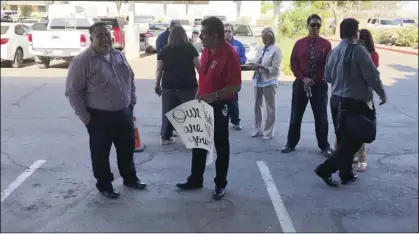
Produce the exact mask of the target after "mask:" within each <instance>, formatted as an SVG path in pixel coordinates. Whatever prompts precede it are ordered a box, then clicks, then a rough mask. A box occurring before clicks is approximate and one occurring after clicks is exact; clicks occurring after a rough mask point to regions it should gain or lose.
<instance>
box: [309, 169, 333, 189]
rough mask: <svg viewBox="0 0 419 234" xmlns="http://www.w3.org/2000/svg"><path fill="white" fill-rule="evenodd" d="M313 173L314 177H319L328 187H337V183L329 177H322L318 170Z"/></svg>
mask: <svg viewBox="0 0 419 234" xmlns="http://www.w3.org/2000/svg"><path fill="white" fill-rule="evenodd" d="M314 172H315V173H316V175H317V176H318V177H320V178H321V179H322V180H323V181H324V182H325V183H326V184H327V185H329V186H330V187H337V186H339V183H338V182H336V181H334V180H333V179H332V177H331V176H325V175H323V174H322V173H321V172H320V170H319V169H318V168H316V169H315V170H314Z"/></svg>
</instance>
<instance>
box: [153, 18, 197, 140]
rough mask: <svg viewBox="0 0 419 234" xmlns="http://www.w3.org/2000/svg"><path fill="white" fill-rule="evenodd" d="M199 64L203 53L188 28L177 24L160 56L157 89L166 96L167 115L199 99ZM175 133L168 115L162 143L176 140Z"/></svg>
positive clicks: (157, 70) (164, 97)
mask: <svg viewBox="0 0 419 234" xmlns="http://www.w3.org/2000/svg"><path fill="white" fill-rule="evenodd" d="M199 66H200V64H199V54H198V52H197V51H196V49H195V47H194V46H193V45H192V44H191V43H189V42H188V36H187V34H186V32H185V29H183V27H182V26H175V27H173V28H172V30H171V33H170V36H169V41H168V44H167V45H166V46H165V47H164V48H163V49H162V50H161V52H160V53H159V54H158V56H157V69H156V87H155V90H156V92H157V93H161V95H162V113H163V114H165V113H167V112H168V111H170V110H172V109H173V108H175V107H176V106H178V105H180V104H182V103H184V102H188V101H190V100H193V99H194V98H195V95H196V91H197V87H198V82H197V80H196V73H195V68H196V70H197V71H199ZM172 132H173V126H172V125H171V124H170V122H169V120H168V119H167V117H166V116H165V117H164V121H163V127H162V132H161V134H160V135H161V139H160V144H161V145H168V144H172V143H175V142H176V141H175V139H174V138H172Z"/></svg>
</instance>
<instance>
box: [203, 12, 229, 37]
mask: <svg viewBox="0 0 419 234" xmlns="http://www.w3.org/2000/svg"><path fill="white" fill-rule="evenodd" d="M201 25H202V26H207V28H208V33H209V34H210V35H214V34H215V35H217V38H218V40H220V41H223V40H224V24H223V21H221V20H220V19H219V18H217V17H214V16H211V17H208V18H206V19H204V20H203V21H202V22H201Z"/></svg>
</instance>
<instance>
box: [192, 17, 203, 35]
mask: <svg viewBox="0 0 419 234" xmlns="http://www.w3.org/2000/svg"><path fill="white" fill-rule="evenodd" d="M201 22H202V19H194V21H193V25H192V27H193V29H192V31H193V32H197V33H200V32H201Z"/></svg>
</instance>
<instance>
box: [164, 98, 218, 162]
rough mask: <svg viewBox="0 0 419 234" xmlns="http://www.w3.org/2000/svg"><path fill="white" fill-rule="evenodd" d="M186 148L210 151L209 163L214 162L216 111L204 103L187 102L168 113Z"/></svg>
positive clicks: (196, 101)
mask: <svg viewBox="0 0 419 234" xmlns="http://www.w3.org/2000/svg"><path fill="white" fill-rule="evenodd" d="M165 115H166V117H167V118H168V119H169V121H170V123H172V125H173V127H174V128H175V129H176V132H177V133H178V134H179V137H180V139H182V141H183V143H184V144H185V146H186V148H188V149H192V148H201V149H205V150H207V151H208V155H207V163H206V165H209V164H211V163H212V162H213V161H214V109H213V108H212V106H210V105H208V104H207V103H206V102H204V101H200V102H199V101H198V100H192V101H189V102H185V103H183V104H181V105H179V106H177V107H175V108H174V109H173V110H171V111H169V112H167V113H166V114H165Z"/></svg>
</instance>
